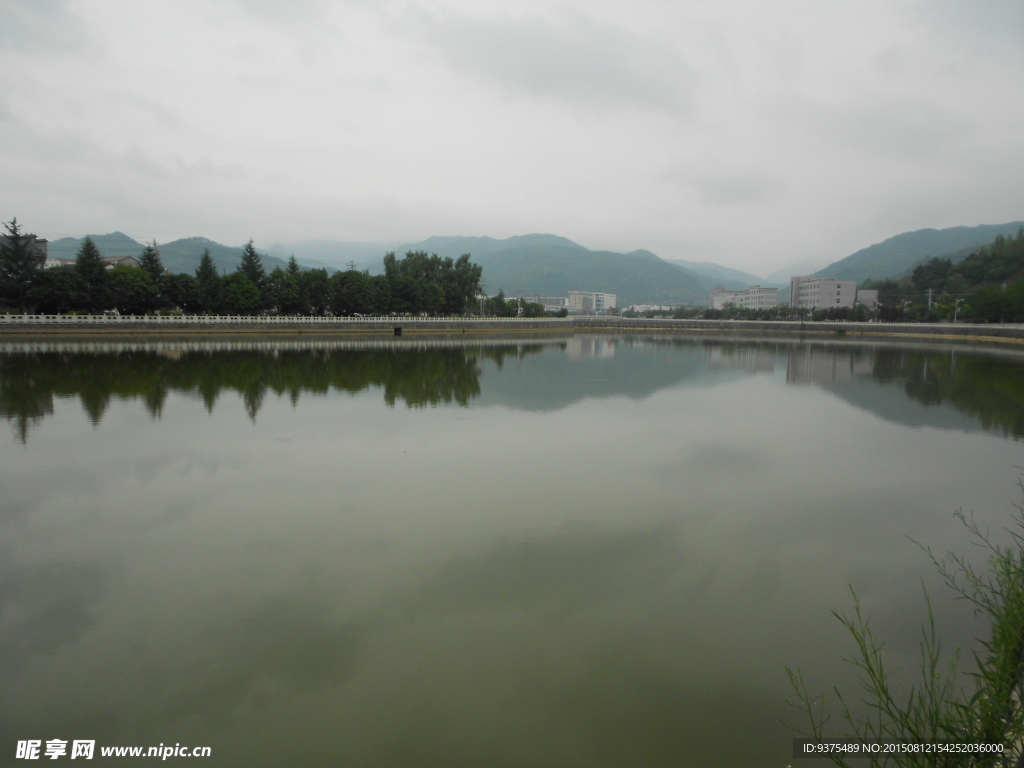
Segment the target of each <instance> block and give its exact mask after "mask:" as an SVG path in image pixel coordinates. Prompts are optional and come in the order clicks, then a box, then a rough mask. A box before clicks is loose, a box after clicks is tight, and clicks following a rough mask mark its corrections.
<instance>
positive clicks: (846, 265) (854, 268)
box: [814, 221, 1024, 282]
mask: <svg viewBox="0 0 1024 768" xmlns="http://www.w3.org/2000/svg"><path fill="white" fill-rule="evenodd" d="M1022 226H1024V221H1011V222H1009V223H1008V224H982V225H981V226H977V227H949V228H948V229H919V230H916V231H914V232H904V233H903V234H901V235H896V236H895V237H890V238H889V239H887V240H883V241H882V242H880V243H876V244H875V245H871V246H868V247H867V248H862V249H861V250H859V251H857V252H856V253H853V254H851V255H849V256H847V257H846V258H845V259H840V260H839V261H836V262H834V263H832V264H829V265H828V266H827V267H825V268H824V269H820V270H818V271H817V272H815V273H814V274H816V275H819V276H821V277H837V278H840V279H841V280H856V281H858V282H860V281H862V280H867V279H868V278H874V279H881V278H885V277H898V276H900V275H903V274H905V273H907V272H909V271H910V270H911V269H913V267H914V266H916V265H917V264H919V263H920V262H922V261H924V260H925V259H927V258H929V257H932V256H944V257H950V258H952V259H953V260H954V261H959V260H960V259H963V258H964V257H965V256H967V255H968V254H969V253H970V252H971V250H973V249H974V248H977V247H979V246H982V245H988V244H989V243H991V242H992V241H993V240H995V239H996V237H997V236H998V235H1013V234H1016V233H1017V230H1018V229H1020V228H1021V227H1022Z"/></svg>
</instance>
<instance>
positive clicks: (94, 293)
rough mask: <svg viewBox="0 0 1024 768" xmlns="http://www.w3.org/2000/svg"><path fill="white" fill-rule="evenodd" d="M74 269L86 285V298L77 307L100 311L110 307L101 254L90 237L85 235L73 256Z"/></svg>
mask: <svg viewBox="0 0 1024 768" xmlns="http://www.w3.org/2000/svg"><path fill="white" fill-rule="evenodd" d="M75 271H76V272H77V273H78V276H79V277H80V278H81V279H82V282H83V283H84V284H85V287H86V300H85V302H84V303H83V304H82V306H80V307H78V309H85V310H87V311H89V312H102V311H103V310H105V309H110V308H111V301H110V289H109V285H108V283H109V279H108V276H107V267H106V265H105V264H104V263H103V256H102V255H100V250H99V248H97V247H96V243H94V242H93V240H92V238H91V237H86V238H85V240H83V241H82V245H81V246H80V247H79V249H78V254H77V256H76V257H75Z"/></svg>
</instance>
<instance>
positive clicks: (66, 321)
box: [0, 315, 572, 325]
mask: <svg viewBox="0 0 1024 768" xmlns="http://www.w3.org/2000/svg"><path fill="white" fill-rule="evenodd" d="M537 321H544V322H557V323H567V322H568V323H571V322H572V319H571V318H535V317H422V316H420V315H385V316H377V317H314V316H298V317H297V316H290V315H288V316H285V315H278V316H268V317H262V316H259V315H0V324H8V325H51V324H59V325H119V324H131V325H138V324H140V323H142V324H147V325H239V324H242V325H344V324H353V323H361V324H377V325H396V324H403V323H495V322H512V323H517V322H537Z"/></svg>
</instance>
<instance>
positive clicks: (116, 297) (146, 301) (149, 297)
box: [108, 257, 159, 315]
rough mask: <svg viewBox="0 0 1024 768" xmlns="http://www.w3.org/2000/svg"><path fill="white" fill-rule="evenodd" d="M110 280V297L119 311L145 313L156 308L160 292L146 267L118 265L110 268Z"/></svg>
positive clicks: (133, 313) (128, 313) (136, 313)
mask: <svg viewBox="0 0 1024 768" xmlns="http://www.w3.org/2000/svg"><path fill="white" fill-rule="evenodd" d="M157 258H159V257H157ZM108 280H109V286H110V297H111V299H112V301H113V304H114V307H115V308H116V309H117V311H118V312H121V313H122V314H126V315H145V314H146V313H148V312H152V311H153V310H154V309H156V307H157V300H158V298H159V293H158V291H157V287H156V285H154V284H153V278H151V277H150V276H149V272H147V271H146V270H145V269H139V268H137V267H129V266H126V265H118V266H116V267H114V268H113V269H111V270H110V272H109V274H108Z"/></svg>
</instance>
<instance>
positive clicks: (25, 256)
mask: <svg viewBox="0 0 1024 768" xmlns="http://www.w3.org/2000/svg"><path fill="white" fill-rule="evenodd" d="M4 228H5V229H6V230H7V234H6V235H5V236H3V237H0V301H3V302H6V303H9V304H10V305H11V306H12V307H18V308H20V309H22V310H24V309H26V308H27V306H26V305H27V303H28V293H29V289H30V288H31V287H32V283H33V281H34V279H35V277H36V276H37V275H38V274H39V272H40V271H41V269H42V266H43V263H42V254H41V253H40V252H39V251H38V250H37V249H36V248H35V247H34V242H35V239H36V236H35V235H29V234H24V233H22V231H21V227H20V226H19V225H18V220H17V218H14V219H11V220H10V221H9V222H4Z"/></svg>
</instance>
